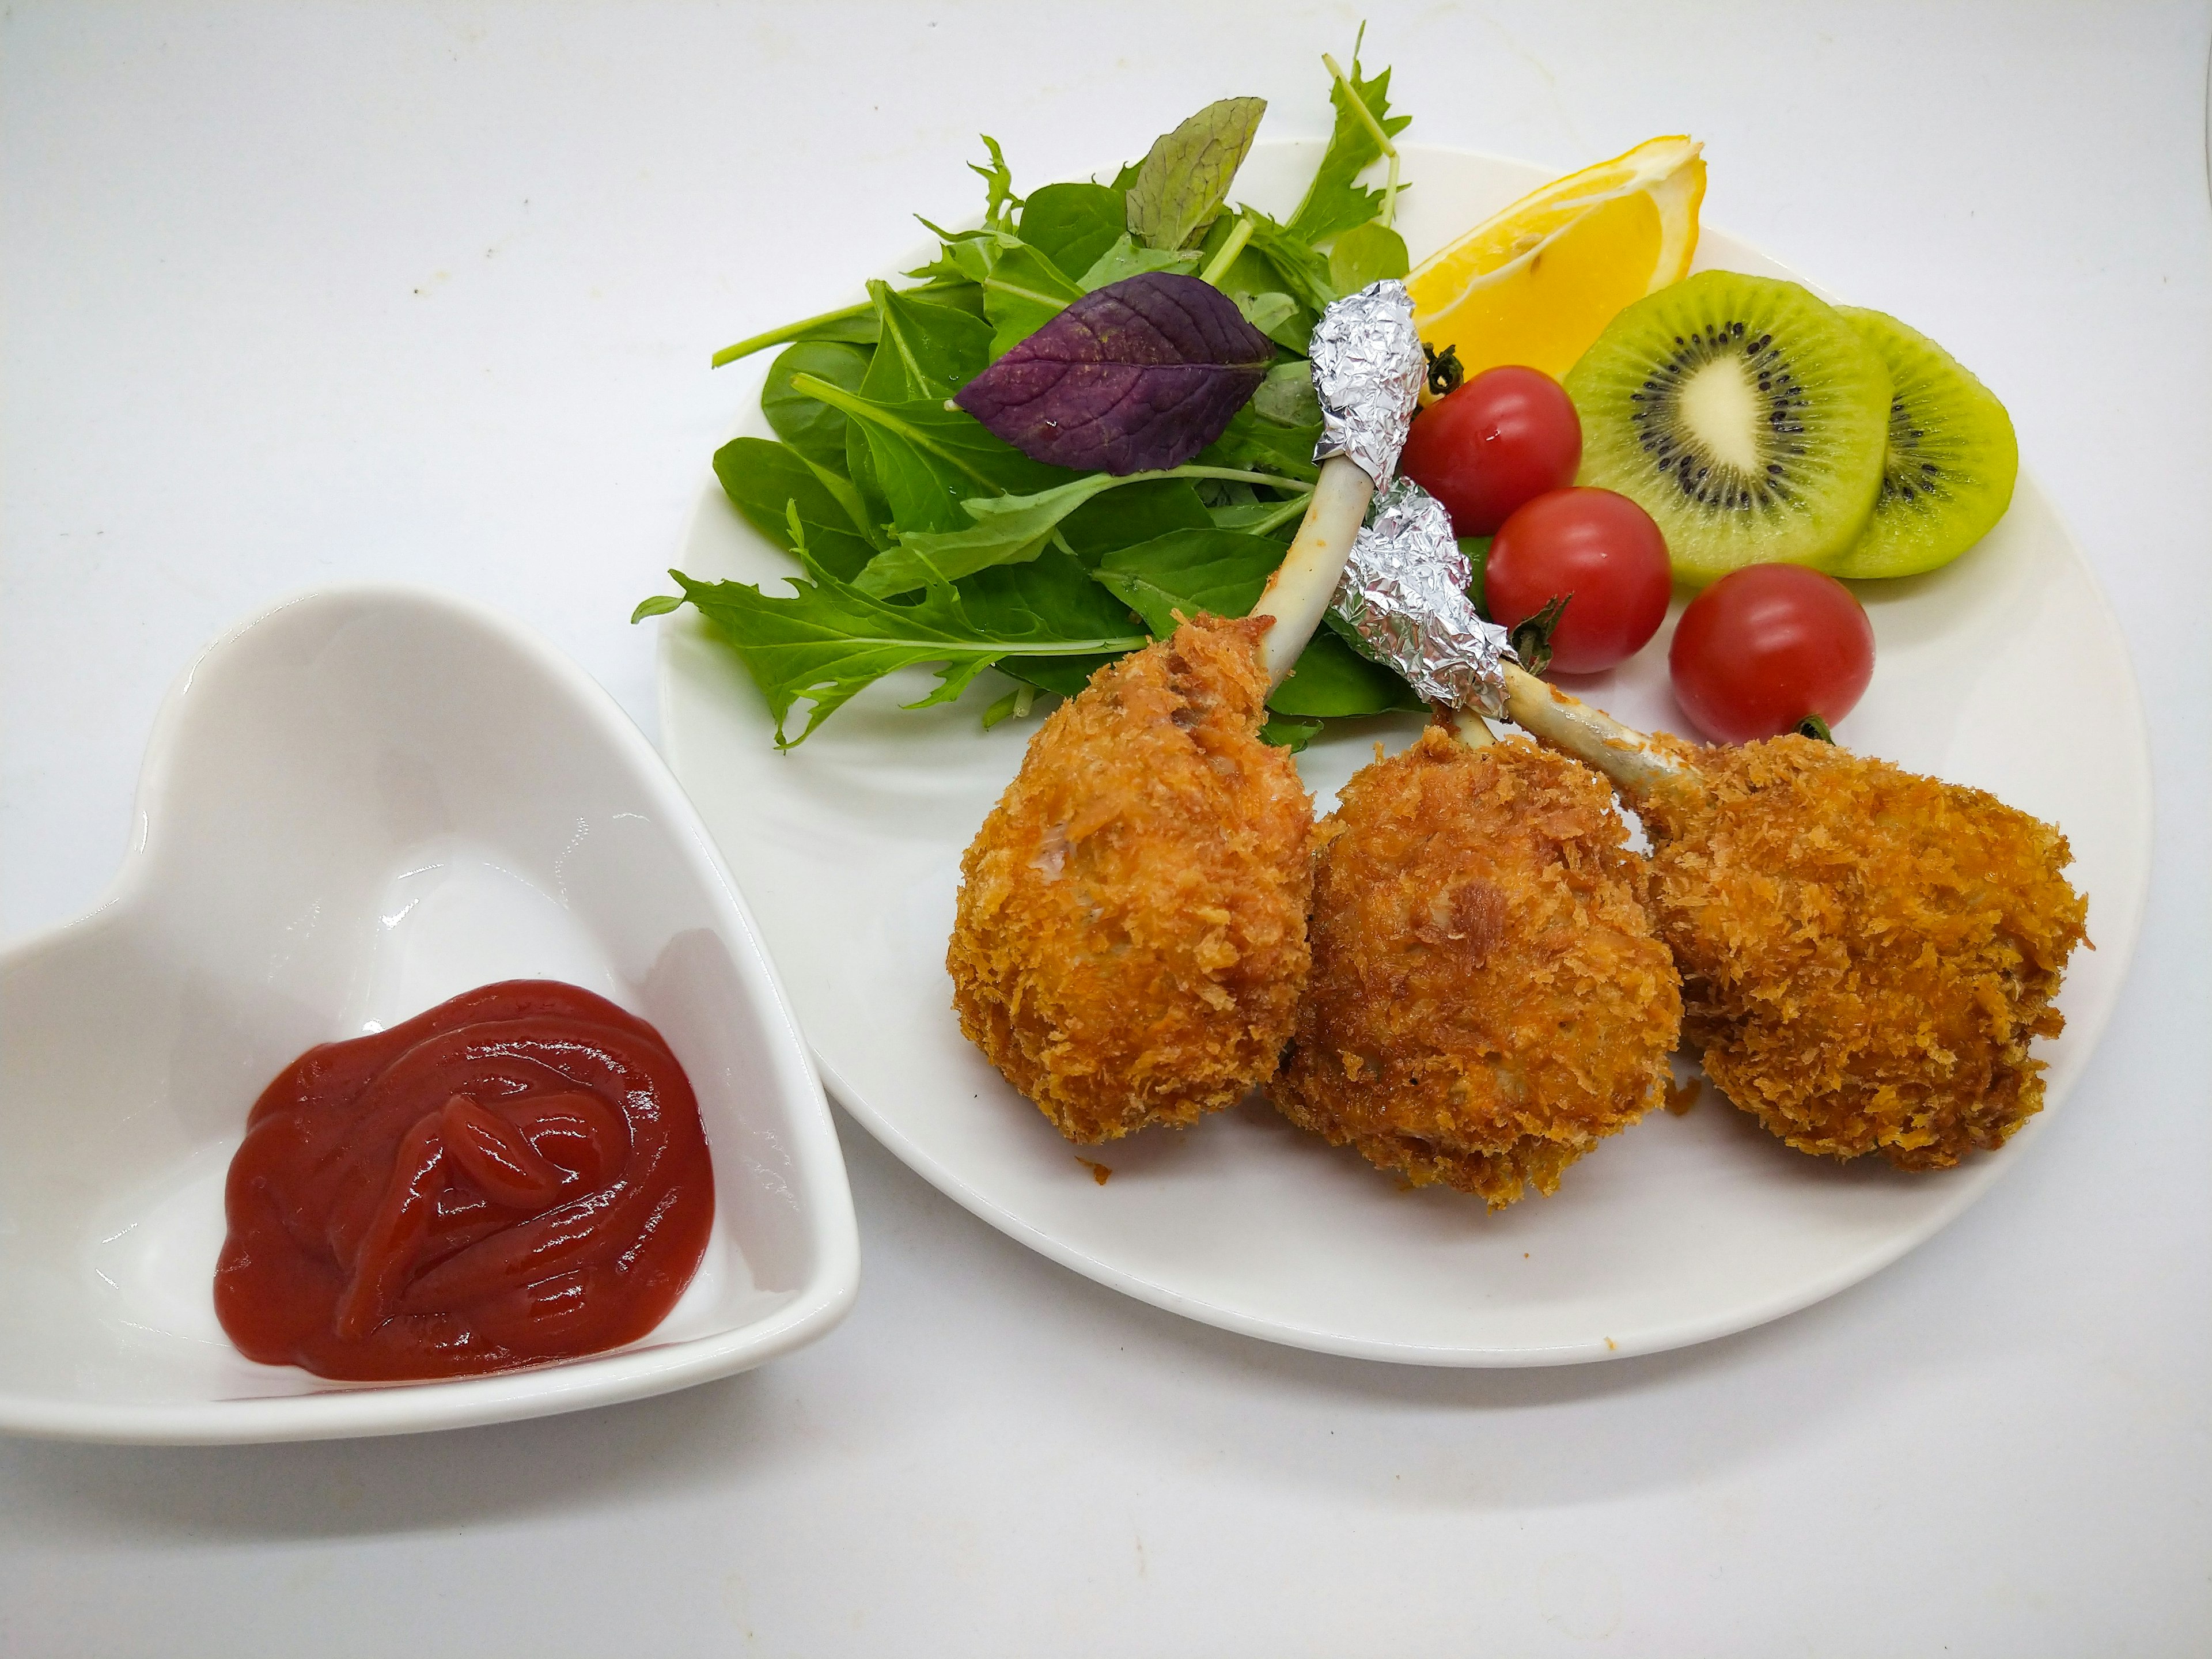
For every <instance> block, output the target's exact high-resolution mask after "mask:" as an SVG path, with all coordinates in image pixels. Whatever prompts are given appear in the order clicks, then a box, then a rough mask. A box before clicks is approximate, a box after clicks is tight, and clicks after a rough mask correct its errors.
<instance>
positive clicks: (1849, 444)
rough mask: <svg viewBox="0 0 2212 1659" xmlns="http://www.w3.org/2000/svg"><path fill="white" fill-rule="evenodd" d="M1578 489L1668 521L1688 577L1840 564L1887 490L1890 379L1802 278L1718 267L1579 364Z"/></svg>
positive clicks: (1624, 322) (1571, 381) (1677, 567)
mask: <svg viewBox="0 0 2212 1659" xmlns="http://www.w3.org/2000/svg"><path fill="white" fill-rule="evenodd" d="M1566 387H1567V394H1568V396H1570V397H1571V398H1573V399H1574V403H1575V408H1576V410H1577V411H1578V412H1579V413H1580V414H1581V416H1582V421H1583V463H1582V471H1581V472H1580V473H1579V474H1578V475H1577V480H1576V482H1577V483H1585V484H1598V485H1601V486H1602V487H1603V488H1605V489H1614V490H1618V491H1620V493H1621V494H1622V495H1626V496H1628V497H1629V498H1630V499H1632V500H1633V501H1636V502H1638V504H1639V505H1641V506H1642V507H1643V508H1644V511H1645V512H1647V513H1650V515H1651V516H1652V517H1653V518H1654V519H1656V520H1658V524H1659V528H1660V529H1661V531H1662V532H1664V533H1665V535H1666V538H1667V550H1668V556H1669V557H1670V558H1671V559H1672V560H1673V562H1674V576H1675V579H1676V580H1679V581H1685V582H1689V583H1692V584H1693V585H1696V586H1703V585H1704V584H1705V583H1706V582H1709V581H1711V580H1713V579H1714V578H1716V577H1717V576H1723V575H1726V574H1728V573H1729V571H1731V570H1735V569H1738V568H1741V567H1742V566H1744V565H1747V564H1768V563H1782V564H1809V565H1817V566H1820V567H1822V568H1826V567H1828V566H1830V565H1832V564H1833V563H1834V562H1836V561H1837V560H1838V559H1840V558H1842V557H1843V556H1844V554H1845V552H1846V551H1847V550H1849V549H1850V547H1851V546H1852V544H1854V543H1856V542H1857V539H1858V537H1859V532H1861V531H1862V530H1863V529H1864V528H1865V527H1866V523H1867V520H1868V518H1869V515H1870V514H1871V513H1873V511H1874V501H1875V492H1876V491H1877V489H1879V488H1880V487H1881V458H1882V444H1883V438H1884V435H1885V432H1886V430H1887V422H1888V416H1889V376H1888V374H1887V373H1886V372H1885V371H1884V369H1883V368H1882V366H1881V357H1880V356H1878V355H1877V354H1876V353H1875V351H1874V350H1873V349H1872V348H1870V347H1869V346H1868V345H1867V344H1866V343H1865V342H1864V341H1863V340H1862V339H1861V338H1860V337H1859V332H1858V331H1857V329H1856V328H1854V327H1852V326H1851V325H1850V323H1849V322H1847V321H1846V320H1845V319H1844V318H1843V317H1842V316H1841V315H1839V314H1838V313H1837V311H1836V309H1835V307H1832V306H1830V305H1826V304H1825V303H1823V302H1822V301H1820V300H1817V299H1815V298H1814V296H1813V295H1810V294H1808V292H1806V290H1805V289H1802V288H1801V287H1799V286H1798V285H1797V284H1796V283H1784V282H1778V281H1777V280H1775V279H1774V278H1772V277H1769V276H1743V275H1741V274H1740V273H1738V272H1735V271H1732V270H1708V271H1705V272H1703V273H1701V274H1699V275H1698V276H1692V277H1689V278H1687V279H1686V280H1685V281H1682V282H1680V283H1674V284H1673V285H1672V286H1670V287H1668V288H1662V289H1660V290H1659V291H1658V292H1657V293H1656V294H1650V295H1645V296H1644V298H1643V299H1641V300H1638V301H1637V302H1636V303H1635V304H1634V305H1632V306H1630V307H1628V308H1627V309H1626V311H1623V312H1622V313H1620V315H1619V316H1617V317H1615V318H1614V319H1613V321H1612V322H1610V323H1608V324H1607V325H1606V328H1605V331H1604V332H1603V333H1601V334H1600V335H1599V336H1598V337H1597V339H1596V341H1595V343H1593V344H1592V345H1591V346H1590V349H1589V350H1588V351H1585V352H1584V353H1583V356H1582V359H1581V361H1580V362H1577V363H1576V365H1575V366H1574V368H1571V369H1570V370H1568V371H1567V379H1566Z"/></svg>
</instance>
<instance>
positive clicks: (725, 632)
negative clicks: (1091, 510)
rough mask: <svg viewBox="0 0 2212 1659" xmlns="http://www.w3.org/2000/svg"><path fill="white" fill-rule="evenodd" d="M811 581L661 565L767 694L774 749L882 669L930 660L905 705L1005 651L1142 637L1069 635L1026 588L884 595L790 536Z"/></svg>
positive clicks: (1099, 650)
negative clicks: (794, 720)
mask: <svg viewBox="0 0 2212 1659" xmlns="http://www.w3.org/2000/svg"><path fill="white" fill-rule="evenodd" d="M798 552H799V560H800V562H801V563H802V564H803V565H804V566H805V569H806V575H807V577H808V578H811V580H802V579H799V578H794V579H793V581H792V584H791V586H792V592H791V593H790V595H789V596H788V597H781V596H772V595H769V594H766V593H763V592H761V590H760V589H759V588H757V587H755V586H752V585H751V584H750V583H747V582H732V581H725V582H700V581H694V580H691V578H690V577H689V576H687V575H685V574H684V573H683V572H682V571H680V570H671V571H670V572H669V573H668V574H670V575H671V576H672V577H674V578H675V580H676V583H677V585H678V586H679V587H681V588H682V589H683V590H684V599H685V600H687V601H689V602H690V604H691V605H695V606H696V607H697V608H698V610H699V611H700V613H701V614H702V615H703V616H704V617H707V618H708V621H710V622H712V623H714V624H715V626H716V628H717V629H718V630H719V633H720V638H721V640H722V641H723V642H724V643H725V644H726V645H727V646H728V647H730V648H731V649H732V651H734V652H736V653H737V654H738V660H740V661H741V662H743V663H744V666H745V671H746V672H747V673H748V674H750V676H751V677H752V679H753V683H754V684H756V685H757V686H759V687H760V689H761V693H762V695H763V696H765V697H766V698H767V699H768V706H769V713H770V714H772V715H773V716H774V717H775V741H776V746H777V747H778V748H782V749H788V748H790V747H792V746H793V744H799V743H803V742H805V740H806V738H808V737H809V736H810V735H811V733H812V732H813V731H814V729H815V728H816V727H817V726H820V725H821V724H822V722H823V720H827V719H828V718H829V716H830V715H831V714H835V713H836V711H837V710H838V709H839V708H842V707H843V706H844V705H845V704H846V702H848V701H850V700H851V699H852V697H853V696H854V695H855V694H856V693H858V692H860V690H864V689H865V688H866V687H867V686H869V685H871V684H874V683H875V682H876V681H877V680H878V679H881V678H883V677H884V675H886V674H889V673H891V672H894V671H896V670H898V669H901V668H909V667H913V666H915V665H918V664H924V663H936V664H939V665H941V666H940V667H939V670H938V679H939V684H938V687H937V689H936V690H934V691H933V692H931V693H930V694H929V696H926V697H923V698H921V699H920V700H919V701H918V702H913V703H909V704H908V705H907V707H908V708H927V707H928V706H929V705H931V704H933V703H940V702H951V700H952V699H953V698H955V697H957V696H959V695H960V693H961V692H962V691H963V690H966V689H967V687H968V684H969V682H970V681H971V680H973V679H974V678H975V676H976V675H977V674H979V673H981V671H983V670H984V669H986V668H987V667H989V666H990V665H992V664H993V663H995V662H998V661H1000V660H1001V659H1005V658H1006V657H1009V656H1014V655H1020V656H1025V657H1042V658H1061V657H1066V658H1091V657H1097V656H1100V655H1115V656H1118V655H1120V654H1121V653H1123V652H1126V651H1133V650H1135V649H1136V648H1137V647H1139V646H1141V645H1143V644H1145V643H1146V641H1145V637H1144V635H1141V634H1139V633H1138V632H1136V630H1134V629H1131V628H1128V627H1127V626H1126V625H1124V626H1123V627H1122V628H1121V629H1118V630H1116V631H1113V632H1101V633H1098V634H1095V635H1094V634H1071V633H1068V632H1066V631H1065V630H1063V629H1060V628H1058V627H1056V626H1055V624H1054V620H1053V618H1052V617H1049V616H1048V615H1047V614H1046V611H1045V609H1044V607H1043V606H1042V605H1040V603H1039V602H1038V599H1037V596H1036V593H1035V592H1028V591H1023V590H1018V589H1016V588H1012V587H1011V586H1006V587H1002V588H1001V589H1000V590H999V591H994V592H987V593H979V594H976V595H975V596H974V604H973V607H972V608H971V605H970V603H969V597H968V596H965V595H963V594H962V593H961V592H958V591H957V590H955V589H953V588H951V587H933V588H932V589H930V590H929V592H927V594H925V595H924V596H923V597H922V599H921V602H920V603H918V604H913V605H891V604H887V603H885V602H884V601H883V600H881V599H872V598H871V597H870V596H868V595H867V594H865V593H862V592H860V590H859V589H857V588H854V587H852V586H848V584H846V583H844V582H842V581H840V580H837V578H836V576H835V575H833V574H830V572H829V571H828V570H826V569H824V568H823V567H822V566H821V565H820V564H819V563H818V562H817V561H816V560H815V559H814V558H813V557H812V556H811V554H810V553H809V552H808V550H806V549H805V547H804V546H801V547H800V548H799V550H798ZM801 701H805V702H810V703H811V705H812V706H811V708H810V709H809V710H808V713H807V720H806V726H805V729H804V730H803V731H801V732H799V735H798V736H797V737H795V738H793V737H787V736H786V735H785V730H784V728H785V725H786V723H787V720H789V718H790V715H791V713H792V710H793V708H795V707H796V706H797V705H798V704H799V702H801Z"/></svg>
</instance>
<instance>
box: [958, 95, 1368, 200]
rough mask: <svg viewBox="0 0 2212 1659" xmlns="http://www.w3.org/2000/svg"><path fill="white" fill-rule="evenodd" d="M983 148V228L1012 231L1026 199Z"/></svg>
mask: <svg viewBox="0 0 2212 1659" xmlns="http://www.w3.org/2000/svg"><path fill="white" fill-rule="evenodd" d="M1358 66H1359V58H1358V54H1357V53H1354V54H1353V57H1352V68H1353V69H1354V70H1357V69H1358ZM979 136H980V137H981V138H982V140H983V148H984V149H987V150H988V151H990V153H991V161H990V164H989V165H988V166H984V165H982V164H981V163H980V162H975V161H970V162H969V164H968V171H969V172H970V173H974V174H975V176H976V177H977V178H979V179H981V180H982V181H983V191H984V194H983V224H984V226H985V228H987V229H990V230H1012V228H1014V210H1015V209H1017V208H1018V207H1019V206H1021V204H1022V198H1021V197H1018V196H1017V195H1015V194H1014V174H1013V170H1012V168H1010V167H1007V165H1006V157H1005V156H1004V155H1001V154H1000V150H999V141H998V140H997V139H995V138H994V137H991V135H990V134H989V133H987V132H986V133H982V134H980V135H979Z"/></svg>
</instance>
